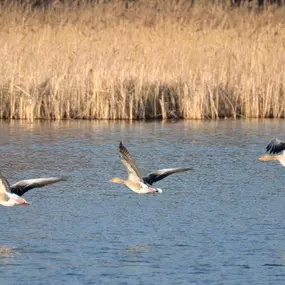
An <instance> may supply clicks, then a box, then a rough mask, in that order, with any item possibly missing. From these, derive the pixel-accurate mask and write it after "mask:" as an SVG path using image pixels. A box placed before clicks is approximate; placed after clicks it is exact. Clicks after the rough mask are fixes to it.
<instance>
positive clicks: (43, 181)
mask: <svg viewBox="0 0 285 285" xmlns="http://www.w3.org/2000/svg"><path fill="white" fill-rule="evenodd" d="M66 179H67V178H66V177H65V176H58V177H49V178H36V179H28V180H21V181H19V182H17V183H15V184H13V185H11V186H10V184H9V182H8V180H7V179H6V178H5V177H4V176H3V175H2V174H0V205H3V206H15V205H22V206H28V205H29V203H28V202H27V201H26V200H25V199H23V198H22V197H21V196H22V195H24V194H25V193H26V192H28V191H29V190H31V189H33V188H39V187H43V186H46V185H48V184H52V183H56V182H59V181H65V180H66Z"/></svg>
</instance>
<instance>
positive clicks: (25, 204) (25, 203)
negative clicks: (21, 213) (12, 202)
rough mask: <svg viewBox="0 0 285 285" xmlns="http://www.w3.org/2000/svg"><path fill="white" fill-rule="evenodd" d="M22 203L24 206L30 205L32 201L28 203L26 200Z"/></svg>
mask: <svg viewBox="0 0 285 285" xmlns="http://www.w3.org/2000/svg"><path fill="white" fill-rule="evenodd" d="M21 205H22V206H29V205H30V203H28V202H24V203H22V204H21Z"/></svg>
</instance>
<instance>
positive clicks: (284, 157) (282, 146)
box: [259, 139, 285, 166]
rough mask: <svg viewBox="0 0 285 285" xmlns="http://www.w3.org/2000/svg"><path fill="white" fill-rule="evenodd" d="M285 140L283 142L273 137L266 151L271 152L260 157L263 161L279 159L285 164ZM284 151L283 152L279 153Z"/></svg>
mask: <svg viewBox="0 0 285 285" xmlns="http://www.w3.org/2000/svg"><path fill="white" fill-rule="evenodd" d="M284 150H285V142H282V141H281V140H279V139H272V140H271V141H270V143H269V144H268V145H267V146H266V151H267V152H269V154H263V155H261V156H260V157H259V160H261V161H268V160H279V162H280V163H281V164H282V165H283V166H285V152H284ZM280 152H282V153H281V154H278V153H280Z"/></svg>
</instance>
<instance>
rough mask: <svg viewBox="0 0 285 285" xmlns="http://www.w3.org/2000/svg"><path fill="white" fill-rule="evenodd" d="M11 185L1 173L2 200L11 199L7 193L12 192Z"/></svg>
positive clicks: (0, 198) (0, 188)
mask: <svg viewBox="0 0 285 285" xmlns="http://www.w3.org/2000/svg"><path fill="white" fill-rule="evenodd" d="M10 192H11V191H10V185H9V182H8V180H7V179H6V178H5V177H4V176H3V175H2V174H0V200H2V201H7V200H9V196H8V194H7V193H10Z"/></svg>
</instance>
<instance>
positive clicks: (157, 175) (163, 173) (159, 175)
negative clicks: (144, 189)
mask: <svg viewBox="0 0 285 285" xmlns="http://www.w3.org/2000/svg"><path fill="white" fill-rule="evenodd" d="M192 169H193V168H192V167H179V168H167V169H160V170H157V171H155V172H152V173H150V174H148V175H147V176H145V177H143V182H144V183H147V184H149V185H152V184H153V183H155V182H157V181H159V180H161V179H163V178H165V177H167V176H168V175H171V174H173V173H178V172H184V171H188V170H192Z"/></svg>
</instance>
